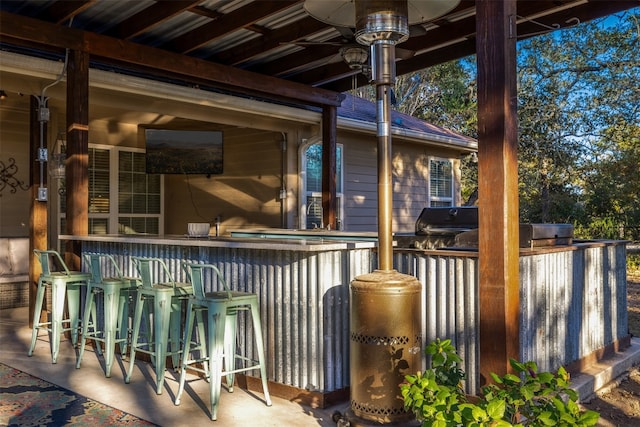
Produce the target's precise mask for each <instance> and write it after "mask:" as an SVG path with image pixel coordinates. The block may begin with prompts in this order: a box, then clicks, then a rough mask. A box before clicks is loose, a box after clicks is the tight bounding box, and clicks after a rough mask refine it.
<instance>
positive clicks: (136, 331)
mask: <svg viewBox="0 0 640 427" xmlns="http://www.w3.org/2000/svg"><path fill="white" fill-rule="evenodd" d="M144 305H145V298H144V295H143V294H142V293H140V292H138V294H137V297H136V309H135V313H134V315H133V332H132V336H131V345H130V346H129V347H130V350H131V354H130V355H129V369H128V370H127V375H126V376H125V377H124V382H125V383H126V384H129V382H131V375H132V374H133V366H134V365H135V363H136V345H137V344H138V336H139V335H140V323H141V320H142V312H143V306H144ZM147 319H148V318H147ZM147 322H148V320H147ZM147 325H148V323H147ZM147 328H148V326H147ZM147 333H149V332H147Z"/></svg>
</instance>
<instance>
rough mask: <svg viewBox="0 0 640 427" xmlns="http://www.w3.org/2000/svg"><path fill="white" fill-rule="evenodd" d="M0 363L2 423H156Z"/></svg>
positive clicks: (53, 426) (63, 424) (99, 424)
mask: <svg viewBox="0 0 640 427" xmlns="http://www.w3.org/2000/svg"><path fill="white" fill-rule="evenodd" d="M154 425H155V424H152V423H150V422H147V421H144V420H142V419H140V418H137V417H134V416H133V415H130V414H127V413H125V412H122V411H120V410H118V409H115V408H112V407H110V406H107V405H104V404H102V403H99V402H96V401H95V400H92V399H88V398H86V397H84V396H81V395H79V394H76V393H74V392H72V391H69V390H67V389H65V388H62V387H58V386H56V385H54V384H51V383H49V382H47V381H44V380H41V379H40V378H36V377H34V376H32V375H29V374H27V373H25V372H22V371H19V370H17V369H14V368H12V367H10V366H7V365H4V364H2V363H0V426H20V427H27V426H37V427H40V426H49V427H57V426H83V427H84V426H154Z"/></svg>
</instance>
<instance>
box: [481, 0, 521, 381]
mask: <svg viewBox="0 0 640 427" xmlns="http://www.w3.org/2000/svg"><path fill="white" fill-rule="evenodd" d="M515 19H516V0H502V1H495V0H478V1H477V2H476V27H477V40H476V43H477V62H478V77H477V78H478V180H479V183H478V184H479V185H478V188H479V190H478V193H479V235H480V236H479V257H480V261H479V262H480V375H481V377H482V378H481V382H483V383H484V382H488V381H491V377H490V375H489V374H490V373H491V372H495V373H497V374H505V373H506V372H508V371H509V370H510V365H509V358H515V359H518V358H519V352H520V339H519V306H520V299H519V269H518V266H519V256H518V252H519V248H518V224H519V220H518V157H517V154H518V153H517V151H518V131H517V111H516V103H517V91H516V49H515V45H516V22H515Z"/></svg>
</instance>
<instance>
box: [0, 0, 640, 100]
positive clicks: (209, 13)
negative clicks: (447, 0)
mask: <svg viewBox="0 0 640 427" xmlns="http://www.w3.org/2000/svg"><path fill="white" fill-rule="evenodd" d="M303 5H304V1H302V0H294V1H291V0H279V1H260V0H205V1H184V0H174V1H155V0H137V1H131V0H109V1H96V0H76V1H66V0H48V1H43V0H20V1H12V0H3V1H2V2H0V11H2V13H3V14H5V17H7V18H8V19H10V18H12V17H13V18H15V20H19V19H20V18H22V17H26V18H33V19H35V20H37V21H43V22H46V23H49V24H54V25H57V26H60V27H61V29H60V31H61V32H63V31H64V30H63V29H62V27H71V28H74V29H79V30H83V31H86V32H89V33H94V34H99V35H103V36H108V37H111V38H114V39H119V40H123V41H128V42H133V43H135V44H139V45H141V46H149V47H154V48H159V49H162V50H166V51H168V52H171V53H174V54H179V55H185V56H188V57H193V58H198V59H202V60H205V61H209V62H212V63H216V64H220V65H225V66H230V67H234V68H238V69H242V70H247V71H252V72H255V73H258V74H263V75H267V76H272V77H277V78H281V79H285V80H289V81H292V82H297V83H302V84H304V85H309V86H314V87H319V88H324V89H329V90H334V91H344V90H347V89H349V88H351V87H352V84H353V79H352V78H351V76H352V75H353V74H358V79H357V84H358V85H364V84H367V83H368V81H367V79H366V78H365V77H364V76H362V74H360V73H359V72H358V71H354V70H351V69H350V68H349V67H348V66H347V64H346V63H344V62H343V61H342V60H341V57H340V55H339V49H340V46H341V45H343V44H348V43H353V37H352V34H353V29H350V28H336V27H333V26H331V25H327V24H325V23H322V22H320V21H318V20H316V19H314V18H312V17H310V16H309V15H308V14H307V13H306V12H305V10H304V8H303ZM517 5H518V16H517V21H518V34H520V35H521V36H519V37H527V35H528V34H534V33H539V32H540V31H544V30H545V27H550V28H562V27H566V26H569V25H573V24H575V22H578V21H586V20H590V19H594V18H596V17H600V16H605V15H608V14H612V13H615V12H618V11H621V10H626V9H629V8H632V7H635V6H639V5H640V2H639V1H638V0H618V1H604V0H552V1H538V0H518V2H517ZM9 14H11V15H9ZM32 22H33V21H24V24H22V23H21V22H20V23H18V25H23V26H27V25H31V23H32ZM475 28H476V27H475V1H474V0H462V1H461V2H460V4H459V5H458V6H457V7H455V8H454V9H453V10H452V11H451V12H449V13H448V14H446V15H445V16H443V17H440V18H438V19H436V20H434V21H432V22H426V23H422V24H419V25H414V26H412V27H411V37H410V38H409V40H407V41H406V42H404V43H402V44H400V45H398V48H399V49H402V50H403V54H402V55H398V57H402V58H404V59H400V60H399V61H398V63H397V72H398V74H404V73H409V72H413V71H416V70H420V69H423V68H426V67H428V66H431V65H435V64H437V63H441V62H446V61H449V60H452V59H456V58H459V57H463V56H467V55H470V54H473V53H475V31H476V30H475ZM36 31H37V29H36ZM2 35H3V37H2V38H1V39H0V46H1V47H2V49H8V50H10V49H17V48H22V49H25V48H28V49H30V52H31V53H32V54H34V53H39V52H43V53H44V52H47V53H48V54H49V55H50V54H51V53H54V54H57V55H60V54H61V53H62V51H61V49H60V48H59V47H54V46H56V44H55V43H52V44H51V45H48V44H47V43H42V42H36V41H33V40H29V41H25V40H24V38H20V37H16V38H13V37H11V35H10V34H7V33H5V32H3V33H2ZM319 42H322V43H324V42H329V44H317V43H319ZM296 43H303V44H296ZM57 46H59V45H57ZM100 60H101V61H104V62H107V63H109V59H108V58H106V59H104V58H103V59H100ZM115 66H117V64H116V63H114V67H115Z"/></svg>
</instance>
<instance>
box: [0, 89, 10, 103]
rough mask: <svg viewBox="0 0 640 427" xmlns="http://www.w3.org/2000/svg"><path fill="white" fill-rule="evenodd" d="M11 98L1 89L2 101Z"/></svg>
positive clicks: (0, 96) (0, 97)
mask: <svg viewBox="0 0 640 427" xmlns="http://www.w3.org/2000/svg"><path fill="white" fill-rule="evenodd" d="M8 97H9V96H8V95H7V92H5V91H4V90H3V89H0V99H2V100H4V99H7V98H8Z"/></svg>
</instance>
